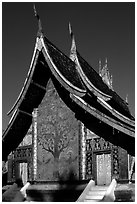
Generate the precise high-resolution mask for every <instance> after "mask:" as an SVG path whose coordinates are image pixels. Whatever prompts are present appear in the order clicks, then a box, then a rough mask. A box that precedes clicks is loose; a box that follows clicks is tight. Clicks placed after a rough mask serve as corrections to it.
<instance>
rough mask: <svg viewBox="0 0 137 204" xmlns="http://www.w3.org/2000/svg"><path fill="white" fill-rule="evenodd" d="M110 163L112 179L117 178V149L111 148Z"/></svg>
mask: <svg viewBox="0 0 137 204" xmlns="http://www.w3.org/2000/svg"><path fill="white" fill-rule="evenodd" d="M112 162H113V168H112V170H113V172H112V175H113V177H114V178H117V179H118V177H119V151H118V147H116V146H113V149H112Z"/></svg>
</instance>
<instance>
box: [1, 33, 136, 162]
mask: <svg viewBox="0 0 137 204" xmlns="http://www.w3.org/2000/svg"><path fill="white" fill-rule="evenodd" d="M77 58H78V60H79V64H80V66H81V69H82V70H83V72H84V74H85V75H86V77H87V78H88V79H89V81H90V83H91V84H93V90H94V91H93V93H92V94H89V90H88V87H87V86H86V83H85V81H84V80H83V78H82V77H81V74H80V72H79V68H78V65H77V63H76V62H73V61H72V60H71V59H70V58H69V57H67V56H66V55H65V54H63V52H61V51H60V50H59V49H58V48H57V47H56V46H55V45H53V43H51V42H50V41H49V40H48V39H47V38H46V37H44V36H43V34H41V32H38V37H37V39H36V45H35V49H34V52H33V57H32V61H31V65H30V69H29V72H28V75H27V78H26V80H25V83H24V86H23V88H22V91H21V93H20V95H19V97H18V99H17V101H16V102H15V104H14V105H13V107H12V109H11V110H10V111H9V114H12V117H11V120H10V122H9V124H8V127H7V129H6V130H5V131H4V133H3V136H2V140H3V144H2V145H3V155H2V156H3V160H6V158H7V156H8V154H9V153H10V152H11V151H13V150H14V149H15V148H16V147H17V146H18V145H19V144H20V142H21V140H22V139H23V138H24V136H25V134H26V133H27V131H28V129H29V127H30V125H31V122H32V112H33V109H34V108H37V107H38V105H39V104H40V103H41V101H42V99H43V97H44V95H45V93H46V85H47V82H48V80H49V78H52V79H53V80H54V79H55V80H56V81H57V83H58V85H57V87H56V88H58V89H59V92H60V96H61V97H62V99H63V100H64V101H65V103H66V105H68V106H70V108H71V109H72V111H74V112H75V113H76V115H78V117H79V120H83V121H85V123H86V125H87V126H88V124H90V126H91V124H92V123H91V119H89V117H88V118H86V117H85V118H83V116H84V115H85V111H86V112H88V114H89V115H90V117H91V118H92V119H93V120H94V124H95V121H96V124H97V126H95V127H96V128H100V130H101V132H102V130H104V133H105V134H106V131H108V132H110V134H111V132H112V129H113V128H114V129H115V130H116V131H117V132H118V131H119V132H121V134H122V135H124V137H132V138H133V137H134V128H135V127H134V124H133V121H132V120H134V118H133V117H132V116H131V114H130V112H129V110H128V107H127V105H126V104H125V102H124V101H123V100H122V99H121V98H120V97H119V96H118V95H117V94H116V93H115V92H113V91H112V90H110V89H109V88H108V87H107V85H106V84H104V82H103V81H102V79H101V77H100V76H99V75H98V74H97V73H96V72H95V70H94V69H93V68H91V67H90V66H89V65H88V63H87V62H86V61H85V60H84V59H83V58H82V57H81V56H80V54H79V53H78V52H77ZM63 92H64V93H63ZM94 93H95V95H96V96H97V98H98V99H101V100H104V101H105V102H107V103H109V104H110V106H112V107H113V108H115V107H116V109H117V110H118V111H119V112H120V113H121V114H123V115H125V116H127V117H128V118H129V120H130V121H128V122H127V120H125V121H124V122H123V121H122V120H121V119H119V118H117V117H116V116H115V117H114V116H113V115H112V116H111V114H108V112H107V111H106V112H101V110H103V109H99V110H98V107H99V105H98V104H99V102H98V101H97V100H96V99H95V97H93V95H94ZM100 97H101V98H100ZM88 101H93V102H94V104H95V106H96V107H92V106H91V104H90V102H89V103H88ZM100 104H101V103H100ZM117 107H118V108H117ZM103 108H104V109H105V110H106V108H105V106H104V107H103ZM83 111H84V112H83ZM100 122H102V123H101V124H100ZM104 127H105V128H104ZM93 129H94V127H93ZM132 140H133V139H132ZM9 143H10V145H9ZM133 143H134V140H133Z"/></svg>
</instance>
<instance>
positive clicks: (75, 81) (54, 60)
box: [41, 37, 86, 97]
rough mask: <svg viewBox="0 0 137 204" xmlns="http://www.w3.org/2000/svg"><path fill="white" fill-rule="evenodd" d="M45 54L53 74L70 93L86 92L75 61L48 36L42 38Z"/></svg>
mask: <svg viewBox="0 0 137 204" xmlns="http://www.w3.org/2000/svg"><path fill="white" fill-rule="evenodd" d="M41 41H42V44H43V48H44V49H43V54H44V57H45V61H46V62H47V64H48V66H49V68H50V70H51V72H52V74H53V75H54V76H55V78H56V79H57V80H58V81H59V82H60V83H61V85H62V86H64V87H65V88H66V89H67V90H68V91H69V92H70V93H74V94H76V95H78V96H81V97H82V96H84V95H85V94H86V89H85V86H84V84H83V82H82V80H81V78H80V76H79V73H78V71H77V69H76V65H75V63H74V62H73V61H72V60H71V59H70V58H68V57H67V56H66V55H65V54H64V53H62V52H61V51H60V50H59V49H58V48H57V47H56V46H55V45H53V44H52V43H51V42H50V41H49V40H48V39H47V38H46V37H44V38H41Z"/></svg>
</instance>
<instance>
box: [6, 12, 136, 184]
mask: <svg viewBox="0 0 137 204" xmlns="http://www.w3.org/2000/svg"><path fill="white" fill-rule="evenodd" d="M36 16H37V17H38V15H37V13H36ZM38 22H39V30H38V34H37V37H36V43H35V47H34V51H33V56H32V60H31V64H30V68H29V71H28V75H27V77H26V80H25V83H24V86H23V88H22V90H21V93H20V95H19V97H18V98H17V100H16V102H15V104H14V105H13V107H12V108H11V110H10V111H9V113H8V114H9V115H10V117H11V119H10V121H9V124H8V126H7V129H6V130H5V131H4V132H3V136H2V160H3V162H5V163H7V161H8V165H7V166H8V167H7V168H8V177H7V182H8V183H13V182H14V181H15V180H16V179H17V178H18V177H20V176H21V177H22V179H23V182H24V183H26V182H27V181H33V182H34V183H39V182H47V183H50V182H56V184H57V182H58V181H60V180H62V181H66V182H67V181H68V180H69V179H70V177H71V179H72V180H76V181H89V180H90V179H93V180H94V181H95V184H96V185H109V184H110V183H111V181H112V179H113V178H116V179H117V180H118V181H119V182H120V181H127V182H128V181H129V180H131V177H132V174H133V166H134V156H135V119H134V117H133V116H132V115H131V113H130V110H129V108H128V105H127V102H126V101H125V100H123V99H122V98H121V97H120V96H119V95H118V94H117V93H116V92H115V91H114V89H113V87H112V75H110V73H109V70H108V65H107V59H106V61H105V65H104V66H103V67H102V65H101V61H99V73H97V72H96V71H95V70H94V69H93V68H92V67H91V66H90V65H89V64H88V63H87V62H86V61H85V60H84V59H83V57H82V56H81V55H80V53H79V52H78V50H77V47H76V43H75V38H74V34H73V32H72V29H71V26H70V25H69V30H70V35H71V40H72V46H71V50H70V56H69V57H67V56H66V55H65V54H64V53H63V52H61V51H60V50H59V49H58V48H57V47H56V46H55V45H54V44H53V43H52V42H50V41H49V40H48V38H47V37H46V36H45V34H44V33H43V31H42V26H41V22H40V19H39V18H38ZM113 83H114V82H113Z"/></svg>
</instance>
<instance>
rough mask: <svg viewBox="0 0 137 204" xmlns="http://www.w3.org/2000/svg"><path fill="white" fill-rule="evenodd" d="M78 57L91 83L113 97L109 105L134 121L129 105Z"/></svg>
mask: <svg viewBox="0 0 137 204" xmlns="http://www.w3.org/2000/svg"><path fill="white" fill-rule="evenodd" d="M77 57H78V60H79V63H80V66H81V68H82V70H83V72H84V74H85V75H86V77H87V78H88V79H89V81H90V82H91V83H92V84H93V85H94V86H95V87H96V88H97V89H99V90H100V91H102V92H103V93H105V94H107V95H109V96H110V97H111V99H110V100H108V101H107V103H108V104H109V105H111V106H112V107H113V108H114V109H116V110H117V111H119V112H120V113H121V114H123V115H125V116H127V117H128V118H130V119H132V120H134V117H133V116H132V115H131V113H130V111H129V108H128V106H127V103H126V102H125V101H124V100H123V99H122V98H121V97H120V96H119V95H118V94H117V93H116V92H115V91H113V90H112V89H110V88H109V87H108V86H107V85H106V84H105V83H104V82H103V80H102V78H101V77H100V76H99V74H98V73H97V72H96V71H95V70H94V69H93V68H92V67H91V66H90V65H89V64H88V63H87V62H86V61H85V60H84V59H83V58H82V57H81V55H80V54H79V53H78V52H77Z"/></svg>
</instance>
